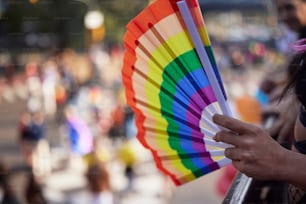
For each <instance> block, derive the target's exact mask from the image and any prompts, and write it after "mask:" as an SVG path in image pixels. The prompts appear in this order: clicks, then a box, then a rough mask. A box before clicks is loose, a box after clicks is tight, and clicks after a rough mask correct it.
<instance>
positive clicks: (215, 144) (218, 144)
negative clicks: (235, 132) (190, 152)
mask: <svg viewBox="0 0 306 204" xmlns="http://www.w3.org/2000/svg"><path fill="white" fill-rule="evenodd" d="M204 143H205V145H209V146H213V147H219V148H224V149H226V148H230V147H233V146H232V145H230V144H226V143H223V142H216V141H215V140H212V139H209V138H204Z"/></svg>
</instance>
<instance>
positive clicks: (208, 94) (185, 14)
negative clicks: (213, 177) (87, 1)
mask: <svg viewBox="0 0 306 204" xmlns="http://www.w3.org/2000/svg"><path fill="white" fill-rule="evenodd" d="M124 43H125V48H126V51H125V55H124V64H123V69H122V78H123V83H124V86H125V92H126V97H127V101H128V104H129V105H130V106H131V107H132V109H133V111H134V112H135V114H136V126H137V129H138V134H137V138H138V139H139V140H140V142H141V143H142V144H143V145H144V146H145V147H146V148H148V149H150V150H151V152H152V154H153V156H154V159H155V162H156V164H157V167H158V168H159V169H160V170H161V171H163V172H164V173H165V174H167V175H169V176H170V177H171V178H172V180H173V181H174V182H175V184H177V185H180V184H184V183H186V182H189V181H192V180H194V179H195V178H197V177H200V176H202V175H204V174H207V173H209V172H212V171H214V170H216V169H219V168H220V167H222V166H225V165H227V164H229V163H230V160H229V159H227V158H225V157H224V148H226V147H228V146H229V145H227V144H224V143H220V142H215V141H214V140H213V139H212V137H213V136H214V135H215V133H216V132H218V131H219V128H218V127H217V126H216V125H215V124H214V123H213V122H212V120H211V118H212V116H213V115H214V114H215V113H222V114H226V115H231V112H230V109H229V106H228V103H227V101H226V97H225V92H224V88H223V85H222V81H221V77H220V74H219V72H218V69H217V66H216V62H215V59H214V55H213V51H212V48H211V45H210V41H209V37H208V35H207V31H206V29H205V25H204V21H203V18H202V14H201V11H200V8H199V5H198V2H197V0H157V1H155V2H154V3H153V4H151V5H150V6H148V7H147V8H146V9H145V10H143V11H142V12H141V13H140V14H139V15H138V16H137V17H135V18H134V19H133V20H131V21H130V23H129V24H128V25H127V32H126V34H125V37H124Z"/></svg>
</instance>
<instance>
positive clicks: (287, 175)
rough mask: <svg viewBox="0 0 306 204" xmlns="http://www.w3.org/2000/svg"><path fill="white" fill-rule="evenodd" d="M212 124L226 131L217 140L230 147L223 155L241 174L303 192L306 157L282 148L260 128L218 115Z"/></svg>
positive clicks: (305, 179)
mask: <svg viewBox="0 0 306 204" xmlns="http://www.w3.org/2000/svg"><path fill="white" fill-rule="evenodd" d="M213 120H214V122H215V123H216V124H217V125H220V126H222V127H224V128H226V129H227V130H222V131H220V132H218V133H217V134H216V136H215V140H216V141H222V142H225V143H228V144H232V145H233V146H234V147H233V148H227V149H226V150H225V156H226V157H228V158H230V159H232V160H233V165H234V166H235V167H236V168H237V169H238V170H239V171H241V172H242V173H244V174H246V175H248V176H250V177H253V178H255V179H262V180H281V181H287V182H289V183H292V184H294V185H296V186H299V187H301V188H302V189H303V190H306V171H305V170H306V156H305V155H302V154H300V153H296V152H293V151H290V150H287V149H285V148H283V147H282V146H281V145H279V144H278V143H277V142H276V141H275V140H274V139H273V138H271V137H270V135H269V134H268V133H267V132H266V131H264V130H262V129H261V128H259V127H257V126H255V125H251V124H248V123H244V122H242V121H239V120H236V119H233V118H230V117H227V116H221V115H215V116H214V117H213Z"/></svg>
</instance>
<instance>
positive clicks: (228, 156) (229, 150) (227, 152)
mask: <svg viewBox="0 0 306 204" xmlns="http://www.w3.org/2000/svg"><path fill="white" fill-rule="evenodd" d="M224 155H225V156H226V157H227V158H230V159H232V149H230V148H227V149H225V151H224Z"/></svg>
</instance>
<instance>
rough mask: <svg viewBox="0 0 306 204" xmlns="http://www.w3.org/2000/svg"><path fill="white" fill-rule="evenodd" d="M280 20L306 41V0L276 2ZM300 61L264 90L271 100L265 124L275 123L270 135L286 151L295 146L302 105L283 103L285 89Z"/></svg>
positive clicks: (264, 84)
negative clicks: (296, 125)
mask: <svg viewBox="0 0 306 204" xmlns="http://www.w3.org/2000/svg"><path fill="white" fill-rule="evenodd" d="M276 6H277V9H278V14H279V18H280V20H281V21H282V22H283V23H284V24H285V25H286V26H287V27H288V28H289V29H291V30H292V31H294V32H296V33H297V34H298V38H299V39H301V38H305V37H306V1H305V0H276ZM296 67H297V65H296V60H295V58H294V57H293V58H292V59H291V60H290V61H289V64H288V66H287V68H286V67H284V69H278V70H276V71H273V72H272V73H270V74H267V75H266V78H264V79H263V81H262V83H261V86H260V88H261V90H262V91H263V92H264V93H265V94H266V95H267V96H268V99H269V104H268V105H267V106H266V107H264V108H263V110H262V115H263V121H264V122H265V121H268V119H270V121H271V120H272V121H274V122H273V123H272V125H270V127H268V131H269V133H270V134H271V136H272V137H274V138H276V139H277V141H278V142H279V143H281V144H282V145H284V146H286V147H288V148H289V147H290V146H291V142H292V137H293V129H294V124H295V118H296V116H297V115H298V111H299V105H298V102H297V100H296V99H295V98H294V97H291V96H289V95H287V96H284V97H283V99H282V100H281V101H280V100H279V99H280V97H281V94H282V92H283V89H284V87H285V85H286V83H287V81H288V78H290V77H291V76H292V74H293V73H294V71H295V69H296Z"/></svg>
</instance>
